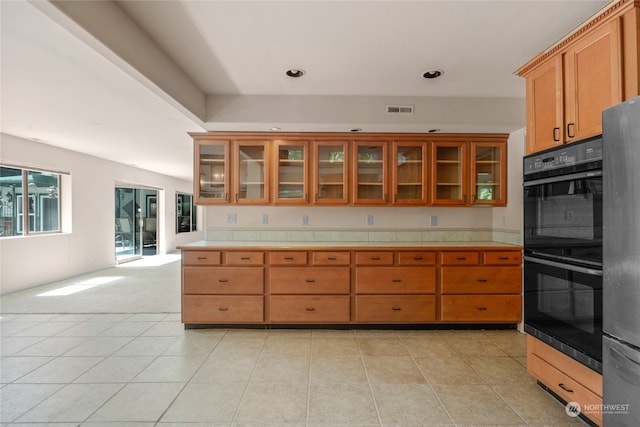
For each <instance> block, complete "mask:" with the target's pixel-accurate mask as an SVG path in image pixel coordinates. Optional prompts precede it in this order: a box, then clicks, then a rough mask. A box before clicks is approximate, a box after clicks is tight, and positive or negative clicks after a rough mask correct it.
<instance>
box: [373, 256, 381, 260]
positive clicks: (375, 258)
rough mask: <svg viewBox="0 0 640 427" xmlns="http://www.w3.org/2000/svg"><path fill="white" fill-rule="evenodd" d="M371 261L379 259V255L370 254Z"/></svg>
mask: <svg viewBox="0 0 640 427" xmlns="http://www.w3.org/2000/svg"><path fill="white" fill-rule="evenodd" d="M371 261H380V257H379V256H372V257H371Z"/></svg>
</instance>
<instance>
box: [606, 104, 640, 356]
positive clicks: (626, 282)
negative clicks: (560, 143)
mask: <svg viewBox="0 0 640 427" xmlns="http://www.w3.org/2000/svg"><path fill="white" fill-rule="evenodd" d="M602 119H603V173H604V178H603V186H604V189H603V273H604V280H603V286H602V288H603V304H604V307H603V330H604V332H605V333H608V334H610V335H613V336H614V337H617V338H619V339H621V340H622V341H626V342H628V343H630V344H632V345H634V346H636V347H640V310H639V309H638V307H640V97H637V98H634V99H632V100H629V101H626V102H623V103H622V104H618V105H616V106H614V107H611V108H609V109H607V110H605V111H604V112H603V113H602Z"/></svg>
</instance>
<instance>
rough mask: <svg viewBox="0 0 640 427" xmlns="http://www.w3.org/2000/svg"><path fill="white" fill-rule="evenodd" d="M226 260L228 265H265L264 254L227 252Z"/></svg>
mask: <svg viewBox="0 0 640 427" xmlns="http://www.w3.org/2000/svg"><path fill="white" fill-rule="evenodd" d="M224 259H225V261H224V263H225V264H227V265H263V264H264V252H226V253H225V257H224Z"/></svg>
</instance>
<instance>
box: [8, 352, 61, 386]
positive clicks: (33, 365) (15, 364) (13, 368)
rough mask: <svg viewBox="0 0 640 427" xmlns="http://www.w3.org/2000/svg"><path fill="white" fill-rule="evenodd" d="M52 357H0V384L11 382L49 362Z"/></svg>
mask: <svg viewBox="0 0 640 427" xmlns="http://www.w3.org/2000/svg"><path fill="white" fill-rule="evenodd" d="M51 360H53V357H47V356H42V357H13V356H11V357H3V358H2V359H0V384H8V383H12V382H14V381H15V380H17V379H19V378H20V377H22V376H24V375H27V374H28V373H30V372H32V371H34V370H36V369H38V368H40V367H41V366H43V365H45V364H47V363H49V362H50V361H51Z"/></svg>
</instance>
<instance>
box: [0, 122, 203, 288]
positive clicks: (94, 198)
mask: <svg viewBox="0 0 640 427" xmlns="http://www.w3.org/2000/svg"><path fill="white" fill-rule="evenodd" d="M0 160H1V161H2V162H4V163H8V164H11V165H17V166H23V167H27V168H29V167H30V168H36V169H38V168H40V169H46V170H55V171H64V172H69V173H70V178H71V179H70V183H71V194H70V195H69V194H68V193H67V194H66V196H67V197H68V196H71V209H70V211H71V215H72V217H71V221H70V224H71V229H70V232H67V231H68V230H67V229H66V228H65V230H64V231H65V232H63V233H57V234H50V235H40V236H26V237H6V238H2V239H0V266H1V268H0V293H3V294H4V293H7V292H12V291H16V290H20V289H24V288H28V287H31V286H36V285H39V284H43V283H48V282H51V281H55V280H59V279H62V278H66V277H70V276H74V275H78V274H83V273H86V272H90V271H95V270H99V269H102V268H106V267H109V266H112V265H114V264H115V249H114V236H115V225H114V224H115V221H114V215H115V201H114V188H115V187H116V185H118V184H125V183H126V184H134V185H140V186H149V187H155V188H158V189H160V190H161V191H160V193H159V194H160V199H159V207H158V211H159V212H160V218H159V225H158V227H159V230H158V240H159V242H158V243H159V247H158V251H159V253H169V252H174V251H175V250H176V249H175V248H176V246H179V245H183V244H186V243H190V242H193V241H197V240H202V238H203V232H202V231H198V232H194V233H180V234H176V233H175V225H174V221H175V193H176V191H181V192H185V193H192V192H193V189H192V185H191V182H189V181H183V180H178V179H175V178H171V177H169V176H165V175H160V174H157V173H154V172H150V171H146V170H142V169H137V168H134V167H131V166H127V165H124V164H120V163H115V162H111V161H107V160H103V159H99V158H97V157H92V156H87V155H84V154H81V153H77V152H74V151H68V150H64V149H60V148H57V147H53V146H51V145H46V144H39V143H36V142H33V141H29V140H25V139H22V138H17V137H14V136H11V135H6V134H0ZM123 161H126V153H123ZM64 197H65V194H64V193H63V194H61V202H62V203H63V204H64V203H65V200H64ZM67 201H68V199H67ZM63 214H64V211H63ZM200 217H202V215H200ZM62 222H64V223H69V218H62ZM200 228H201V229H203V228H204V227H202V226H201V227H200Z"/></svg>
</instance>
